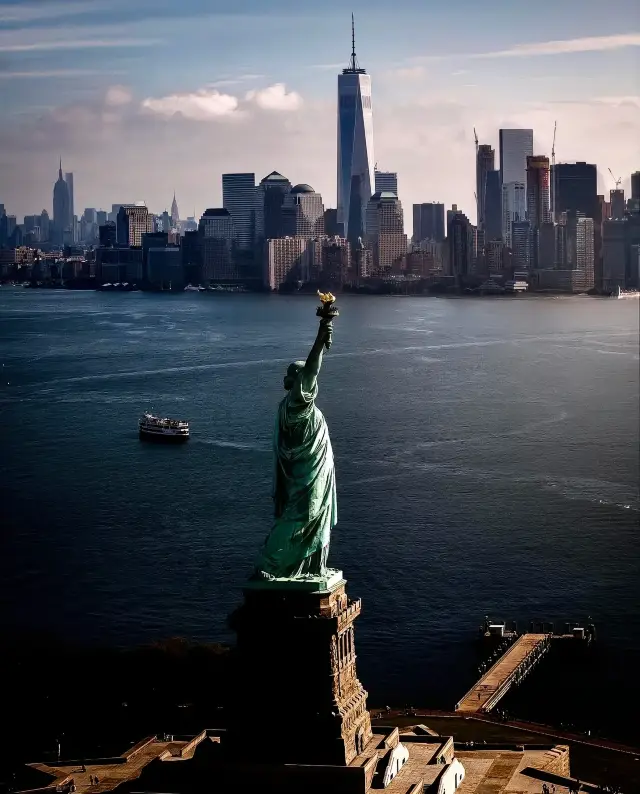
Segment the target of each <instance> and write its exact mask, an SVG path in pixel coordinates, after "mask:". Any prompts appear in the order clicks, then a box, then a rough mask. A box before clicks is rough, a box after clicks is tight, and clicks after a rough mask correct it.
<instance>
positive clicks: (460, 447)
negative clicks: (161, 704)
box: [0, 288, 640, 706]
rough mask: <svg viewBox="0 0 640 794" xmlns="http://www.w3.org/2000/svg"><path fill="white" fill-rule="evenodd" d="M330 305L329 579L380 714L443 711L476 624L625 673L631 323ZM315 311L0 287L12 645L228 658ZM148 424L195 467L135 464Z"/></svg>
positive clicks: (632, 314) (565, 309)
mask: <svg viewBox="0 0 640 794" xmlns="http://www.w3.org/2000/svg"><path fill="white" fill-rule="evenodd" d="M339 305H340V310H341V316H340V318H339V319H338V320H337V321H336V329H335V334H334V346H333V348H332V349H331V351H330V352H329V353H328V354H327V355H326V356H325V364H324V366H323V370H322V373H321V376H320V394H319V398H318V405H319V407H320V408H321V409H322V410H323V412H324V413H325V415H326V417H327V421H328V423H329V428H330V432H331V437H332V442H333V447H334V452H335V456H336V462H337V477H338V511H339V524H338V526H337V528H336V529H335V531H334V535H333V542H332V549H331V554H330V563H331V564H332V565H334V566H339V567H341V568H343V569H344V571H345V575H346V576H347V578H348V580H349V591H350V593H351V595H352V596H361V597H362V598H363V605H364V608H363V615H362V617H361V618H360V619H359V621H358V629H357V647H358V653H359V670H360V674H361V677H362V679H363V680H364V682H365V685H366V686H367V688H368V689H369V690H370V692H371V695H372V698H373V699H374V700H375V701H376V702H378V703H380V702H382V703H384V702H396V703H403V702H413V703H432V704H434V705H438V704H439V705H444V706H451V705H452V704H453V703H454V702H455V701H456V700H457V699H458V697H459V696H460V695H461V694H462V693H463V691H464V690H465V689H466V686H467V684H468V683H469V676H470V675H471V674H472V672H473V669H474V664H473V660H472V658H471V653H470V641H471V640H472V639H473V638H474V636H475V632H476V629H477V626H478V625H479V623H480V622H481V620H482V618H483V617H484V615H485V614H487V613H488V614H491V615H493V616H495V617H502V618H505V619H517V618H519V619H521V620H523V621H525V620H528V619H530V618H534V617H536V618H540V619H545V620H563V619H573V618H575V619H582V618H584V617H586V616H587V615H590V616H591V617H592V618H593V620H594V621H595V623H596V626H597V628H598V635H599V643H600V644H601V647H602V648H605V649H609V650H610V652H611V653H612V654H614V655H615V657H616V659H618V660H620V659H625V658H628V659H632V658H635V659H637V658H638V657H637V654H638V651H639V649H640V622H639V621H638V620H637V615H638V608H639V607H640V584H639V582H640V551H639V544H638V520H639V512H640V499H639V494H638V474H639V462H638V437H639V428H638V408H639V405H638V367H639V363H638V303H637V301H631V300H630V301H612V300H604V299H593V298H586V297H581V298H527V297H525V298H523V299H513V300H510V299H486V300H477V299H468V300H467V299H459V300H455V299H453V300H452V299H437V298H430V299H427V298H425V299H411V298H364V297H358V296H354V297H351V298H347V297H344V298H341V299H340V301H339ZM315 306H316V301H315V300H314V298H312V297H307V298H303V297H300V296H296V297H291V298H285V297H269V296H251V295H228V296H212V295H197V294H195V295H194V294H184V295H166V296H165V295H149V294H142V293H131V294H104V293H102V294H100V293H93V292H66V291H44V290H41V291H36V290H22V289H9V288H2V290H1V291H0V358H1V363H2V367H0V369H1V373H0V374H1V384H0V410H1V412H2V423H1V425H2V427H1V430H0V432H1V434H2V450H3V454H2V462H1V464H0V467H1V470H0V476H1V485H2V503H1V506H0V509H1V510H2V522H3V530H2V541H1V543H2V546H1V552H2V553H1V554H0V602H1V603H2V604H3V607H2V625H3V627H4V628H5V629H6V628H9V629H16V628H18V629H22V630H28V631H34V632H41V631H49V632H52V633H54V634H57V635H59V636H61V637H63V638H65V639H70V640H73V641H75V642H79V643H102V644H120V645H129V644H134V643H141V642H146V641H150V640H154V639H158V638H164V637H168V636H175V635H181V636H186V637H191V638H195V639H201V640H213V641H215V640H231V639H232V638H231V637H230V635H229V632H228V630H227V628H226V616H227V614H228V613H229V612H230V610H232V609H233V608H234V607H235V606H236V605H237V604H238V601H239V599H240V589H241V586H242V583H243V580H244V578H245V577H246V576H247V574H248V573H249V571H250V569H251V565H252V562H253V559H254V556H255V553H256V550H257V548H258V546H259V544H260V543H261V541H262V539H263V537H264V535H265V534H266V532H267V531H268V528H269V522H270V512H271V501H270V478H271V452H270V437H271V430H272V425H273V418H274V415H275V410H276V406H277V403H278V400H279V399H280V398H281V397H282V394H283V392H282V387H281V383H282V375H283V371H284V369H285V366H286V364H287V363H288V362H289V361H291V360H294V359H298V358H302V357H304V356H305V355H306V352H307V350H308V348H309V346H310V344H311V341H312V339H313V335H314V333H315V327H316V318H315V316H314V315H315ZM150 408H153V409H154V410H155V411H157V412H160V413H166V414H169V415H175V416H179V417H184V418H186V419H188V420H189V421H190V422H191V426H192V439H191V441H190V443H189V444H188V445H186V446H184V447H163V446H155V445H146V444H141V443H140V442H139V441H138V438H137V425H136V423H137V419H138V415H139V414H140V413H141V411H143V410H145V409H150ZM634 654H636V655H635V656H634ZM628 672H629V673H630V671H628ZM625 675H626V673H625V669H624V664H622V667H621V672H620V676H616V677H615V678H616V681H617V682H618V684H616V681H614V682H613V683H611V682H610V683H609V685H610V686H613V687H614V688H615V686H617V685H619V686H620V687H627V688H628V687H629V686H632V685H635V683H634V682H635V680H636V679H635V678H633V677H632V676H631V675H629V678H628V679H627V680H625ZM620 677H621V678H622V680H619V679H620ZM632 678H633V681H632V680H631V679H632Z"/></svg>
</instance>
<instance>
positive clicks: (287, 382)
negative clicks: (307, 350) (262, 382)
mask: <svg viewBox="0 0 640 794" xmlns="http://www.w3.org/2000/svg"><path fill="white" fill-rule="evenodd" d="M303 367H304V361H294V362H293V363H292V364H289V366H288V367H287V374H286V375H285V376H284V383H283V385H284V388H285V389H286V390H287V391H289V390H290V389H292V388H293V384H294V383H295V382H296V378H297V377H298V375H299V373H300V371H301V370H302V368H303Z"/></svg>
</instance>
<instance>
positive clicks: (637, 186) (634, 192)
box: [631, 171, 640, 199]
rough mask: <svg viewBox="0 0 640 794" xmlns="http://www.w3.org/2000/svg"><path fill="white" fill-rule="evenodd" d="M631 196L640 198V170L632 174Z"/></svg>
mask: <svg viewBox="0 0 640 794" xmlns="http://www.w3.org/2000/svg"><path fill="white" fill-rule="evenodd" d="M631 198H632V199H640V171H634V172H633V174H631Z"/></svg>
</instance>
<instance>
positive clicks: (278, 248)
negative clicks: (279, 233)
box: [264, 237, 310, 290]
mask: <svg viewBox="0 0 640 794" xmlns="http://www.w3.org/2000/svg"><path fill="white" fill-rule="evenodd" d="M309 265H310V262H309V241H308V240H307V239H306V238H304V237H278V238H275V239H273V240H267V241H266V243H265V248H264V283H265V286H267V287H268V288H269V289H271V290H277V289H280V288H281V287H283V286H284V285H285V284H296V283H297V282H305V281H308V280H309V270H310V267H309Z"/></svg>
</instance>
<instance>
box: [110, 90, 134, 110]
mask: <svg viewBox="0 0 640 794" xmlns="http://www.w3.org/2000/svg"><path fill="white" fill-rule="evenodd" d="M132 100H133V93H132V92H131V89H130V88H127V86H125V85H112V86H109V88H108V89H107V93H106V94H105V98H104V103H105V105H107V107H122V106H123V105H128V104H129V103H130V102H131V101H132Z"/></svg>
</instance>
